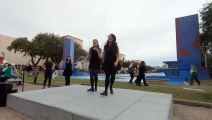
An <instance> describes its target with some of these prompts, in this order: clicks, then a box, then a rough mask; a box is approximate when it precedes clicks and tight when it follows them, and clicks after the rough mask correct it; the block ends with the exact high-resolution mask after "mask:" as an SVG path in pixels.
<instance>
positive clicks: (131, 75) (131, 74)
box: [129, 73, 134, 84]
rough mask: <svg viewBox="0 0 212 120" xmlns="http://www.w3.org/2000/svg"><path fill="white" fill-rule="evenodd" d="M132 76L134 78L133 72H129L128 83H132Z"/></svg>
mask: <svg viewBox="0 0 212 120" xmlns="http://www.w3.org/2000/svg"><path fill="white" fill-rule="evenodd" d="M133 78H134V74H133V73H130V81H129V83H131V84H132V81H133Z"/></svg>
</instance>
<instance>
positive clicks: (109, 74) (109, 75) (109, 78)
mask: <svg viewBox="0 0 212 120" xmlns="http://www.w3.org/2000/svg"><path fill="white" fill-rule="evenodd" d="M116 72H117V71H116V70H105V76H106V78H105V91H106V92H107V89H108V86H109V84H110V89H112V88H113V83H114V81H115V77H116Z"/></svg>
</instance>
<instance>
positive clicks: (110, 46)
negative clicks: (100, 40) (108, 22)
mask: <svg viewBox="0 0 212 120" xmlns="http://www.w3.org/2000/svg"><path fill="white" fill-rule="evenodd" d="M119 56H120V55H119V48H118V45H117V43H116V36H115V35H114V34H110V35H108V40H107V43H106V45H105V46H104V50H103V54H102V61H103V65H102V69H103V70H104V71H105V76H106V78H105V91H104V92H102V93H101V95H105V96H107V89H108V87H109V85H110V93H111V94H113V93H114V92H113V83H114V81H115V75H116V72H117V70H120V66H119V65H118V64H119V63H118V61H119Z"/></svg>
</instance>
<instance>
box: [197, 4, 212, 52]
mask: <svg viewBox="0 0 212 120" xmlns="http://www.w3.org/2000/svg"><path fill="white" fill-rule="evenodd" d="M200 17H201V20H202V21H201V24H200V27H201V34H200V40H201V49H202V52H203V53H212V2H210V3H206V4H205V5H204V6H203V8H202V9H201V10H200Z"/></svg>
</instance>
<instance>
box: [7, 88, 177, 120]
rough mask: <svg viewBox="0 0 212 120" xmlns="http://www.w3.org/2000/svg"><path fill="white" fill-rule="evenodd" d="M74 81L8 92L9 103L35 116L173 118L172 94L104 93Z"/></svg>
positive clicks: (53, 119)
mask: <svg viewBox="0 0 212 120" xmlns="http://www.w3.org/2000/svg"><path fill="white" fill-rule="evenodd" d="M88 88H89V86H83V85H71V86H66V87H56V88H50V89H41V90H35V91H29V92H20V93H14V94H9V95H8V99H7V107H9V108H12V109H14V110H16V111H18V112H21V113H23V114H25V115H27V116H30V117H31V118H33V119H35V120H172V116H173V100H172V95H170V94H163V93H154V92H144V91H136V90H126V89H114V94H113V95H112V94H110V93H109V94H108V96H101V95H100V92H102V91H103V90H104V88H103V87H99V88H98V91H97V92H87V91H86V90H87V89H88Z"/></svg>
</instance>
